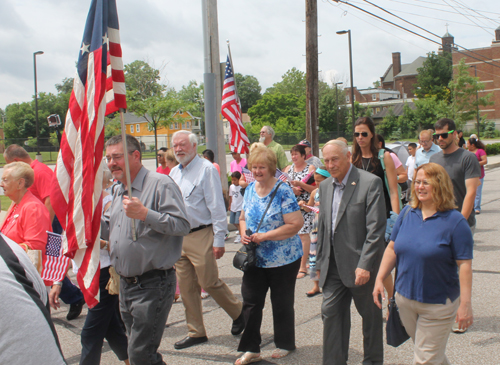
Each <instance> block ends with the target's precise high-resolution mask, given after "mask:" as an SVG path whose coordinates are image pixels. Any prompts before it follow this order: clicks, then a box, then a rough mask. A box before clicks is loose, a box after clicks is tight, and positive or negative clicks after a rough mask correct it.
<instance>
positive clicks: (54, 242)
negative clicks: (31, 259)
mask: <svg viewBox="0 0 500 365" xmlns="http://www.w3.org/2000/svg"><path fill="white" fill-rule="evenodd" d="M47 234H48V236H49V238H48V240H47V247H46V253H47V256H52V257H59V256H60V255H61V244H62V236H61V235H60V234H56V233H52V232H47Z"/></svg>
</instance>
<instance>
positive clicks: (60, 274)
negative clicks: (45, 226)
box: [42, 232, 69, 281]
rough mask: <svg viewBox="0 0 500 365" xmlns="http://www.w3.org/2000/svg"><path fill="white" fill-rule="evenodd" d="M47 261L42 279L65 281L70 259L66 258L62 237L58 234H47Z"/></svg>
mask: <svg viewBox="0 0 500 365" xmlns="http://www.w3.org/2000/svg"><path fill="white" fill-rule="evenodd" d="M47 234H48V239H47V247H46V251H45V252H46V255H47V260H46V261H45V264H44V266H43V270H42V279H43V280H47V281H63V279H64V276H65V275H66V271H67V270H68V265H69V258H68V257H66V256H64V254H63V248H62V236H61V235H60V234H57V233H52V232H47Z"/></svg>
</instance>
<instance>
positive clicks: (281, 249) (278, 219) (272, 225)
mask: <svg viewBox="0 0 500 365" xmlns="http://www.w3.org/2000/svg"><path fill="white" fill-rule="evenodd" d="M277 184H278V182H276V185H277ZM276 185H275V187H274V188H273V189H272V190H271V192H270V193H269V194H268V195H267V196H265V197H264V198H261V197H260V196H259V195H258V194H257V193H256V191H255V182H252V183H251V184H250V185H248V187H247V188H246V190H245V200H244V202H243V211H244V212H245V222H246V225H247V229H250V230H251V231H252V232H254V233H255V231H256V229H257V227H258V225H259V222H260V220H261V218H262V214H263V213H264V210H265V209H266V207H267V204H269V199H271V195H272V194H273V192H274V190H275V189H276ZM299 209H300V208H299V205H298V204H297V199H296V198H295V195H294V194H293V191H292V189H291V188H290V187H289V186H288V185H286V184H281V186H280V187H279V189H278V192H277V193H276V196H275V197H274V200H273V202H272V203H271V206H270V207H269V210H268V211H267V213H266V216H265V217H264V221H263V222H262V225H261V226H260V229H259V232H260V233H265V232H269V231H272V230H273V229H276V228H278V227H280V226H282V225H284V224H285V221H284V220H283V215H284V214H288V213H292V212H296V211H298V210H299ZM256 253H257V265H256V266H257V267H262V268H271V267H279V266H284V265H288V264H291V263H292V262H295V261H297V260H298V259H300V258H301V257H302V254H303V251H302V243H301V241H300V238H299V236H298V235H295V236H293V237H290V238H287V239H286V240H282V241H262V242H261V243H260V245H258V246H257V250H256Z"/></svg>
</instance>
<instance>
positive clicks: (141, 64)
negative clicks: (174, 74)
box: [123, 60, 165, 109]
mask: <svg viewBox="0 0 500 365" xmlns="http://www.w3.org/2000/svg"><path fill="white" fill-rule="evenodd" d="M123 70H124V71H125V84H126V85H127V106H128V108H129V109H133V108H134V103H135V102H136V101H137V102H142V101H144V100H146V99H147V98H149V97H152V96H158V95H161V94H162V93H163V91H164V90H165V86H164V85H162V84H160V79H161V75H160V70H158V69H155V68H153V67H151V66H150V65H149V64H148V63H147V62H145V61H140V60H136V61H134V62H132V63H129V64H128V65H125V66H124V68H123Z"/></svg>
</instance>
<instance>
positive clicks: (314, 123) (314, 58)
mask: <svg viewBox="0 0 500 365" xmlns="http://www.w3.org/2000/svg"><path fill="white" fill-rule="evenodd" d="M318 129H319V127H318V3H317V0H306V139H307V140H308V141H310V142H311V145H312V153H313V155H315V156H319V138H318Z"/></svg>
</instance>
